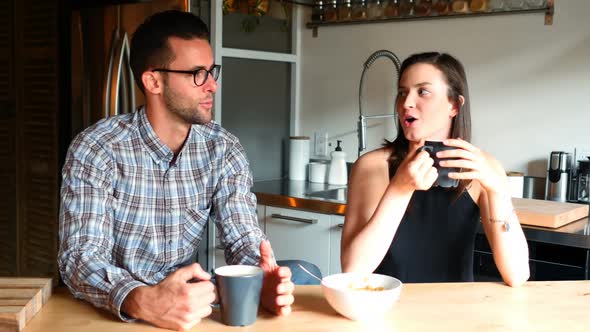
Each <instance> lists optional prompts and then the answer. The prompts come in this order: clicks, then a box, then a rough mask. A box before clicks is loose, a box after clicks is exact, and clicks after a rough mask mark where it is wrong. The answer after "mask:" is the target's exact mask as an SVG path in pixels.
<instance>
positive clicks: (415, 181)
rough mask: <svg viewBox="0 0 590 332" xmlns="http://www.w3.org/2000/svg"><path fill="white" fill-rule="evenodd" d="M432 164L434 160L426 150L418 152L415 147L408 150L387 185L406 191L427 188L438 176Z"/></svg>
mask: <svg viewBox="0 0 590 332" xmlns="http://www.w3.org/2000/svg"><path fill="white" fill-rule="evenodd" d="M433 165H434V160H433V159H432V158H430V155H429V154H428V152H426V151H420V152H418V150H417V149H416V150H414V151H410V152H409V153H408V155H407V156H406V159H404V161H403V162H402V163H401V164H400V166H399V168H398V169H397V171H396V172H395V175H394V176H393V178H392V179H391V181H390V182H389V187H392V186H393V187H397V188H398V190H403V191H408V192H411V191H415V190H428V189H430V187H432V184H433V183H434V181H436V178H437V177H438V171H437V170H436V168H434V167H433Z"/></svg>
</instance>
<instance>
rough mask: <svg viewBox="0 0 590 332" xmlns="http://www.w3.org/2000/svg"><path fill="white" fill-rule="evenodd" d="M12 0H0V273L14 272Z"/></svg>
mask: <svg viewBox="0 0 590 332" xmlns="http://www.w3.org/2000/svg"><path fill="white" fill-rule="evenodd" d="M13 18H14V7H13V1H12V0H11V1H0V275H1V276H6V275H14V274H16V157H15V154H16V151H15V144H16V142H15V123H16V121H15V120H16V117H15V110H14V107H15V97H14V77H13V73H12V68H13V66H14V62H13V41H14V38H13V33H14V32H13V25H14V21H13Z"/></svg>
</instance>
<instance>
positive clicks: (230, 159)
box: [212, 141, 266, 265]
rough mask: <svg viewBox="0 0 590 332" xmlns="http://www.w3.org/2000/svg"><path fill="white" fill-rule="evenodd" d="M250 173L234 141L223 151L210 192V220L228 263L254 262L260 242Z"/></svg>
mask: <svg viewBox="0 0 590 332" xmlns="http://www.w3.org/2000/svg"><path fill="white" fill-rule="evenodd" d="M252 184H253V183H252V173H251V172H250V166H249V164H248V160H247V158H246V154H245V152H244V149H243V148H242V146H241V144H240V143H239V142H237V141H236V142H234V144H233V145H231V146H230V148H229V149H228V151H227V152H226V154H225V159H224V161H223V168H222V171H221V175H220V180H219V182H218V185H217V189H216V192H215V194H214V195H213V213H212V216H213V219H214V220H215V223H216V225H217V231H218V234H219V238H220V240H221V242H222V243H223V244H225V252H224V254H225V260H226V262H227V263H228V264H247V265H258V264H259V262H260V242H261V241H262V240H263V239H265V238H266V237H265V235H264V233H263V232H262V230H261V229H260V227H259V226H258V218H257V216H256V196H255V195H254V193H252V192H251V191H250V189H251V188H252Z"/></svg>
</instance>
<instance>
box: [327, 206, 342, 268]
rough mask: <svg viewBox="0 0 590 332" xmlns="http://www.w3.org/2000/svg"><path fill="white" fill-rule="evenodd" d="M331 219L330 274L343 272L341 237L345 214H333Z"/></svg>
mask: <svg viewBox="0 0 590 332" xmlns="http://www.w3.org/2000/svg"><path fill="white" fill-rule="evenodd" d="M331 217H332V218H331V221H330V274H335V273H340V272H342V266H341V265H340V243H341V241H340V239H341V238H342V226H344V216H337V215H333V216H331Z"/></svg>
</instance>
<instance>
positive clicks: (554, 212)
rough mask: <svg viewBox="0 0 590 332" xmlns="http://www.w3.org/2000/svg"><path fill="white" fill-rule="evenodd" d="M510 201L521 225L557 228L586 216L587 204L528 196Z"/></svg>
mask: <svg viewBox="0 0 590 332" xmlns="http://www.w3.org/2000/svg"><path fill="white" fill-rule="evenodd" d="M512 203H513V204H514V209H515V211H516V215H517V216H518V220H519V221H520V223H521V224H523V225H533V226H540V227H548V228H558V227H561V226H563V225H566V224H569V223H571V222H573V221H576V220H579V219H582V218H584V217H587V216H588V204H574V203H562V202H554V201H545V200H540V199H529V198H513V199H512Z"/></svg>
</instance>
